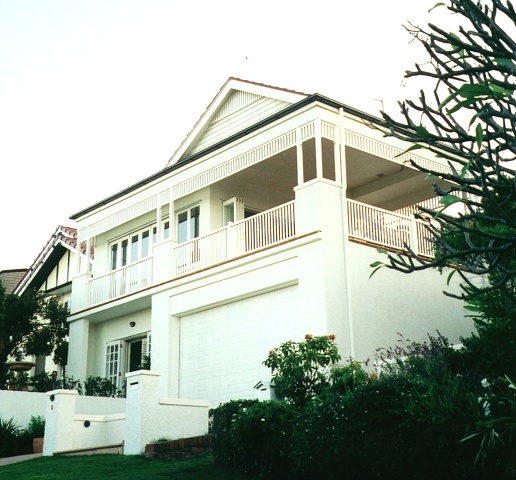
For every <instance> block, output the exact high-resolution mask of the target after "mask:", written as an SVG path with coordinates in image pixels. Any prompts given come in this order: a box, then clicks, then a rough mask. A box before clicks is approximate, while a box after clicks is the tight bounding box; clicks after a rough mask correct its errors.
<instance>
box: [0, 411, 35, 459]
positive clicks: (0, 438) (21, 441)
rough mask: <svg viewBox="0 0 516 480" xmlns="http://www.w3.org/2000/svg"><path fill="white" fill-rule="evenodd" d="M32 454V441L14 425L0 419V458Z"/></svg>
mask: <svg viewBox="0 0 516 480" xmlns="http://www.w3.org/2000/svg"><path fill="white" fill-rule="evenodd" d="M28 453H32V439H31V438H30V437H29V436H28V435H26V434H24V431H23V430H22V429H21V428H20V427H19V426H18V425H17V424H16V423H14V421H13V419H12V418H11V419H10V420H7V421H5V420H2V419H0V458H3V457H12V456H14V455H25V454H28Z"/></svg>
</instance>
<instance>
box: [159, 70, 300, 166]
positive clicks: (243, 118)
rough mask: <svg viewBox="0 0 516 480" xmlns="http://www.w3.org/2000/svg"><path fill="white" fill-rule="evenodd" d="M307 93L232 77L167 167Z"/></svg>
mask: <svg viewBox="0 0 516 480" xmlns="http://www.w3.org/2000/svg"><path fill="white" fill-rule="evenodd" d="M307 96H308V95H306V94H304V93H300V92H295V91H293V90H286V89H282V88H277V87H271V86H268V85H263V84H260V83H254V82H249V81H246V80H240V79H237V78H230V79H229V80H228V81H227V82H226V83H225V84H224V86H223V87H222V88H221V90H220V91H219V93H218V94H217V95H216V96H215V98H214V99H213V101H212V102H211V104H210V105H209V106H208V108H207V109H206V111H205V112H204V114H203V115H202V116H201V118H200V119H199V121H198V122H197V123H196V124H195V126H194V127H193V129H192V130H191V132H190V133H189V134H188V136H187V137H186V139H185V140H184V141H183V143H182V144H181V145H180V147H179V148H178V149H177V150H176V152H175V153H174V155H173V156H172V158H171V159H170V160H169V162H168V163H167V165H166V166H167V167H168V166H170V165H173V164H175V163H177V162H179V161H180V160H182V159H184V158H186V157H188V156H190V155H193V154H195V153H198V152H201V151H203V150H205V149H206V148H208V147H210V146H212V145H214V144H216V143H218V142H219V141H221V140H223V139H224V138H227V137H230V136H231V135H234V134H235V133H238V132H239V131H241V130H244V129H245V128H247V127H250V126H251V125H254V124H255V123H258V122H260V121H261V120H264V119H265V118H267V117H270V116H271V115H274V114H275V113H277V112H279V111H281V110H283V109H285V108H287V107H288V106H290V105H292V104H294V103H297V102H298V101H300V100H302V99H303V98H306V97H307Z"/></svg>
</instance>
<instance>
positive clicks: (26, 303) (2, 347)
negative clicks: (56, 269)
mask: <svg viewBox="0 0 516 480" xmlns="http://www.w3.org/2000/svg"><path fill="white" fill-rule="evenodd" d="M67 315H68V310H67V308H66V307H65V306H64V305H62V304H61V303H60V302H59V300H58V299H57V298H55V297H50V298H47V299H45V298H44V296H43V295H42V294H41V293H38V292H36V291H27V292H25V293H24V294H23V295H21V296H18V295H14V294H6V293H5V288H4V287H3V285H2V284H1V282H0V385H3V384H4V383H5V378H6V374H7V367H6V366H5V362H6V361H7V359H8V358H9V357H15V358H17V359H21V358H23V356H24V355H36V356H37V355H46V356H47V355H52V354H53V353H56V354H57V355H54V359H55V360H57V361H58V363H59V364H61V365H64V364H66V356H67V355H66V351H67V340H66V338H67V335H68V323H67V321H66V317H67ZM63 362H64V363H63Z"/></svg>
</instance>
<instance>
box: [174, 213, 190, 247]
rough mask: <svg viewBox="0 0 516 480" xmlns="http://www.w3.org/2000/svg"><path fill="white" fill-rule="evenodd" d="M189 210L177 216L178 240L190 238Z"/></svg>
mask: <svg viewBox="0 0 516 480" xmlns="http://www.w3.org/2000/svg"><path fill="white" fill-rule="evenodd" d="M187 222H188V212H181V213H180V214H179V215H178V216H177V241H178V243H183V242H186V241H187V240H188V223H187Z"/></svg>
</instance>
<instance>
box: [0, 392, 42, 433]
mask: <svg viewBox="0 0 516 480" xmlns="http://www.w3.org/2000/svg"><path fill="white" fill-rule="evenodd" d="M46 401H47V396H46V394H44V393H36V392H17V391H13V390H0V419H2V420H3V421H8V420H10V419H11V418H12V419H13V421H14V423H16V424H17V425H18V426H20V427H21V428H26V427H27V425H28V424H29V422H30V417H37V416H44V415H45V409H46Z"/></svg>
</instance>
